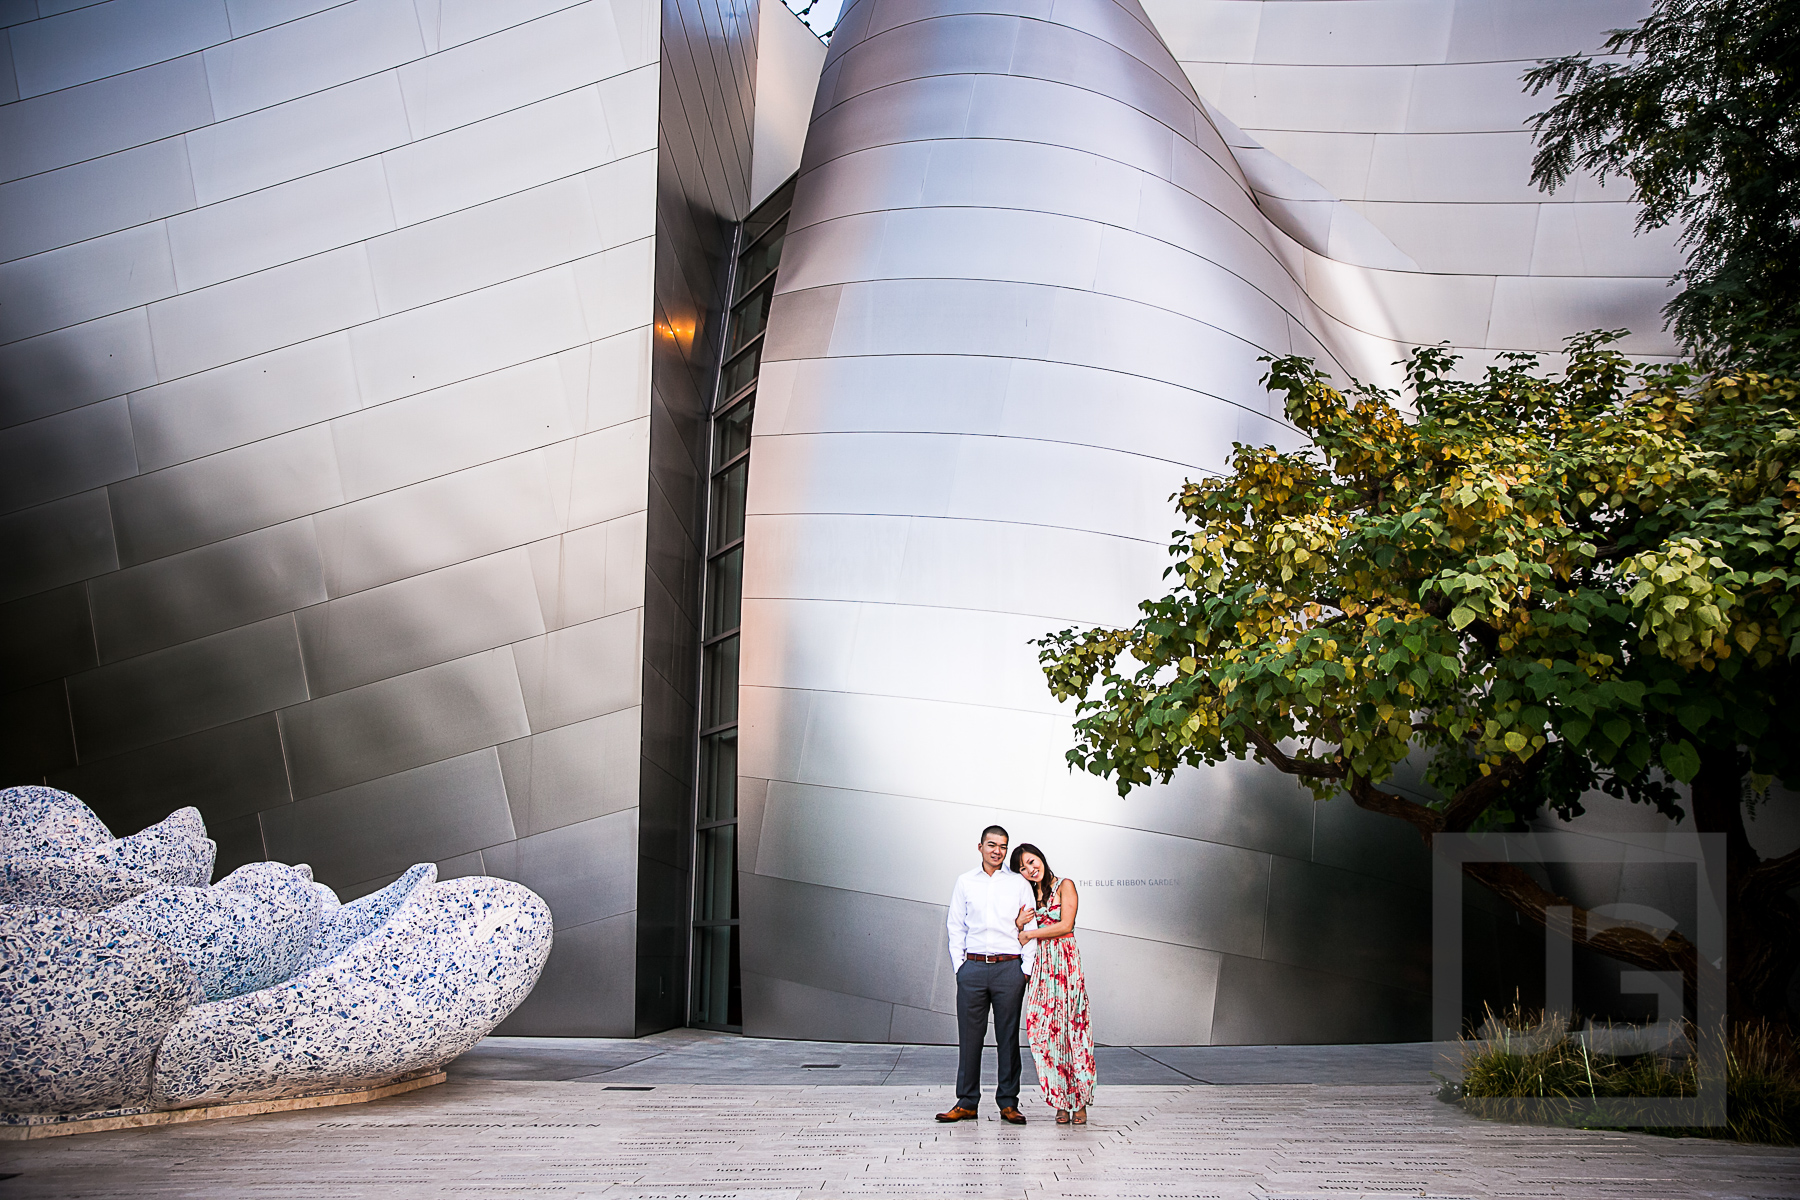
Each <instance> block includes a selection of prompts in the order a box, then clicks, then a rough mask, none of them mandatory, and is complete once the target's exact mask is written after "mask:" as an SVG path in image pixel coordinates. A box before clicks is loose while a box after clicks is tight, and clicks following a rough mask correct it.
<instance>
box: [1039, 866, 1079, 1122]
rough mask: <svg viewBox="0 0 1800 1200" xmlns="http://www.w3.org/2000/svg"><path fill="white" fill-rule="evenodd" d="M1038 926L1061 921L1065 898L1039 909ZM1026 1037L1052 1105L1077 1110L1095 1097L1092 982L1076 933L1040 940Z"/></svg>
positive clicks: (1056, 897)
mask: <svg viewBox="0 0 1800 1200" xmlns="http://www.w3.org/2000/svg"><path fill="white" fill-rule="evenodd" d="M1037 920H1038V924H1039V925H1054V924H1055V923H1056V922H1057V921H1060V920H1062V898H1061V897H1060V896H1056V895H1052V896H1051V897H1050V903H1049V904H1047V905H1044V906H1042V907H1040V908H1039V909H1038V910H1037ZM1025 1036H1026V1037H1027V1038H1028V1039H1029V1040H1030V1042H1031V1057H1032V1058H1033V1059H1035V1060H1036V1062H1037V1074H1038V1086H1039V1087H1041V1088H1043V1089H1044V1102H1045V1103H1046V1104H1048V1105H1049V1106H1050V1107H1051V1108H1054V1109H1058V1110H1066V1111H1073V1110H1077V1109H1083V1108H1086V1107H1087V1106H1088V1105H1089V1104H1091V1103H1092V1102H1093V1099H1094V1033H1093V1030H1091V1029H1090V1028H1089V1027H1088V995H1087V980H1086V978H1084V977H1083V976H1082V973H1081V951H1080V950H1079V949H1077V948H1076V946H1075V935H1074V934H1072V933H1066V934H1064V935H1063V936H1062V937H1055V938H1039V939H1038V944H1037V961H1036V962H1035V963H1034V964H1033V965H1032V968H1031V982H1030V984H1028V985H1027V987H1026V989H1025Z"/></svg>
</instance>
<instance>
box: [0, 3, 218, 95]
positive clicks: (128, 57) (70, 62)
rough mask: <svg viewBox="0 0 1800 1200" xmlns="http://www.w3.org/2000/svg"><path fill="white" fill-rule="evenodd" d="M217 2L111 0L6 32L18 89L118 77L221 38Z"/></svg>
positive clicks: (34, 91)
mask: <svg viewBox="0 0 1800 1200" xmlns="http://www.w3.org/2000/svg"><path fill="white" fill-rule="evenodd" d="M230 36H231V27H230V24H229V23H228V22H227V20H226V16H225V4H224V0H113V2H112V3H110V4H99V5H91V6H88V7H85V8H77V9H75V10H74V11H73V12H66V13H62V14H60V15H57V16H47V17H45V19H43V20H41V21H32V22H29V23H27V24H25V25H21V26H19V27H18V28H17V29H16V30H14V31H13V33H12V53H13V68H14V70H16V71H17V72H18V78H19V94H20V95H22V96H36V95H40V94H41V93H44V92H53V91H57V90H58V89H61V88H68V87H74V86H76V85H77V84H82V83H88V82H91V81H92V80H96V79H101V78H104V77H105V76H108V75H120V74H123V73H124V72H126V71H131V70H135V69H137V68H138V67H147V66H149V65H150V64H152V63H159V62H162V61H164V60H166V59H171V58H179V57H181V56H182V55H184V54H191V53H193V52H194V51H195V50H199V49H202V48H203V47H206V46H210V45H213V44H214V43H217V42H222V41H225V40H226V39H227V38H229V37H230Z"/></svg>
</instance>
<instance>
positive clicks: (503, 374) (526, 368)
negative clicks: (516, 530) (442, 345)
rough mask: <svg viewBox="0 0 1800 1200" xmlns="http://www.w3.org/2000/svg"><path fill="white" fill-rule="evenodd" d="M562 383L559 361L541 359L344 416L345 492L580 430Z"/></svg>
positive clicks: (336, 432)
mask: <svg viewBox="0 0 1800 1200" xmlns="http://www.w3.org/2000/svg"><path fill="white" fill-rule="evenodd" d="M563 388H564V380H563V375H562V372H561V371H559V370H558V369H557V364H556V362H555V361H554V360H551V359H537V360H535V361H533V362H528V363H525V364H523V365H521V366H518V367H510V368H507V369H505V370H501V371H496V372H494V373H493V374H491V375H482V376H480V377H478V378H475V379H471V380H468V381H467V382H464V383H457V384H452V385H450V386H449V387H445V388H439V389H436V390H434V391H430V392H426V393H424V394H422V395H418V396H409V397H407V398H406V399H404V400H395V401H393V402H392V403H389V404H381V405H377V406H375V407H373V408H365V409H363V410H362V411H360V412H356V413H351V414H349V415H347V416H344V417H341V418H339V419H338V420H336V421H334V422H333V423H332V426H331V436H332V440H333V442H335V443H336V445H337V457H338V469H339V472H340V474H341V476H342V478H343V481H344V495H345V498H346V499H350V500H359V499H361V498H363V497H364V496H372V495H375V494H376V493H378V492H387V491H392V490H394V489H395V488H400V487H405V486H407V485H408V484H413V483H418V482H420V481H422V480H426V479H432V478H435V477H437V476H441V475H448V474H450V473H451V472H454V471H460V470H462V469H463V468H465V467H472V466H476V465H478V464H481V463H487V462H492V461H494V460H495V459H499V458H507V457H510V456H512V455H515V454H521V453H523V452H525V451H527V450H535V449H537V448H539V447H541V446H547V445H549V444H550V443H552V442H560V441H566V440H567V439H568V438H569V437H571V436H572V435H573V434H574V432H575V431H574V430H573V429H571V428H570V424H569V413H568V405H567V404H566V403H565V397H564V394H563ZM596 436H602V435H596Z"/></svg>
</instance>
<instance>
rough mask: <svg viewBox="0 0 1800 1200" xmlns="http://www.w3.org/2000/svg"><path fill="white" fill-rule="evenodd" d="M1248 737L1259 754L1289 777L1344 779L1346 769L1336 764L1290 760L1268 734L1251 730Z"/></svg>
mask: <svg viewBox="0 0 1800 1200" xmlns="http://www.w3.org/2000/svg"><path fill="white" fill-rule="evenodd" d="M1247 736H1248V737H1249V739H1250V742H1251V744H1252V745H1254V746H1255V747H1256V750H1257V753H1259V754H1261V755H1262V756H1263V757H1264V758H1266V759H1268V760H1269V762H1270V763H1271V764H1273V765H1274V767H1275V769H1276V770H1278V771H1282V772H1285V773H1286V774H1289V775H1304V776H1308V777H1311V778H1314V779H1342V778H1343V777H1344V768H1343V767H1341V766H1339V765H1338V764H1336V763H1328V762H1320V761H1319V760H1317V759H1313V758H1290V757H1288V756H1287V755H1286V754H1283V753H1282V752H1281V750H1280V748H1279V747H1277V746H1276V745H1275V743H1274V741H1273V740H1272V739H1271V738H1270V737H1269V735H1268V734H1266V733H1264V732H1263V731H1262V730H1260V729H1254V728H1252V729H1250V730H1248V731H1247Z"/></svg>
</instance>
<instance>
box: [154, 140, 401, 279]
mask: <svg viewBox="0 0 1800 1200" xmlns="http://www.w3.org/2000/svg"><path fill="white" fill-rule="evenodd" d="M182 173H183V178H184V180H185V178H186V173H187V159H186V156H185V155H184V156H183V158H182ZM189 192H190V195H191V193H192V188H191V186H190V188H189ZM393 227H394V213H393V208H392V206H391V205H390V204H389V203H388V194H387V179H386V177H385V176H384V175H383V173H382V170H381V160H380V159H379V158H373V157H371V158H364V159H359V160H358V161H356V162H352V163H346V164H345V165H343V166H341V167H334V168H332V169H330V170H326V171H320V172H318V173H317V174H313V175H305V176H302V177H301V178H299V179H295V180H292V181H291V182H288V183H282V184H277V185H276V186H274V187H269V188H263V189H261V190H259V191H254V192H251V193H249V194H248V195H244V196H239V197H237V198H236V199H232V200H223V201H220V202H218V203H216V204H208V205H206V206H205V207H204V208H197V209H194V210H193V211H191V212H186V213H182V214H181V215H180V216H178V217H176V218H174V219H173V220H171V221H170V222H169V223H168V230H169V247H170V250H171V251H172V253H173V254H174V256H175V275H176V278H177V279H179V280H180V281H181V287H182V290H184V291H193V290H194V289H196V288H202V287H207V286H209V285H211V284H215V283H221V282H223V281H225V280H227V279H235V278H237V277H238V276H240V275H248V274H250V273H252V272H254V271H261V270H265V269H267V268H269V267H273V266H279V265H280V264H282V263H286V262H293V261H295V260H297V259H302V258H305V257H307V256H308V255H312V254H318V253H320V252H322V251H325V250H334V249H336V248H337V247H339V246H345V245H349V244H350V243H351V242H358V241H362V240H363V239H365V238H370V237H374V236H375V235H377V234H381V233H385V232H387V231H388V230H390V229H392V228H393Z"/></svg>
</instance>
